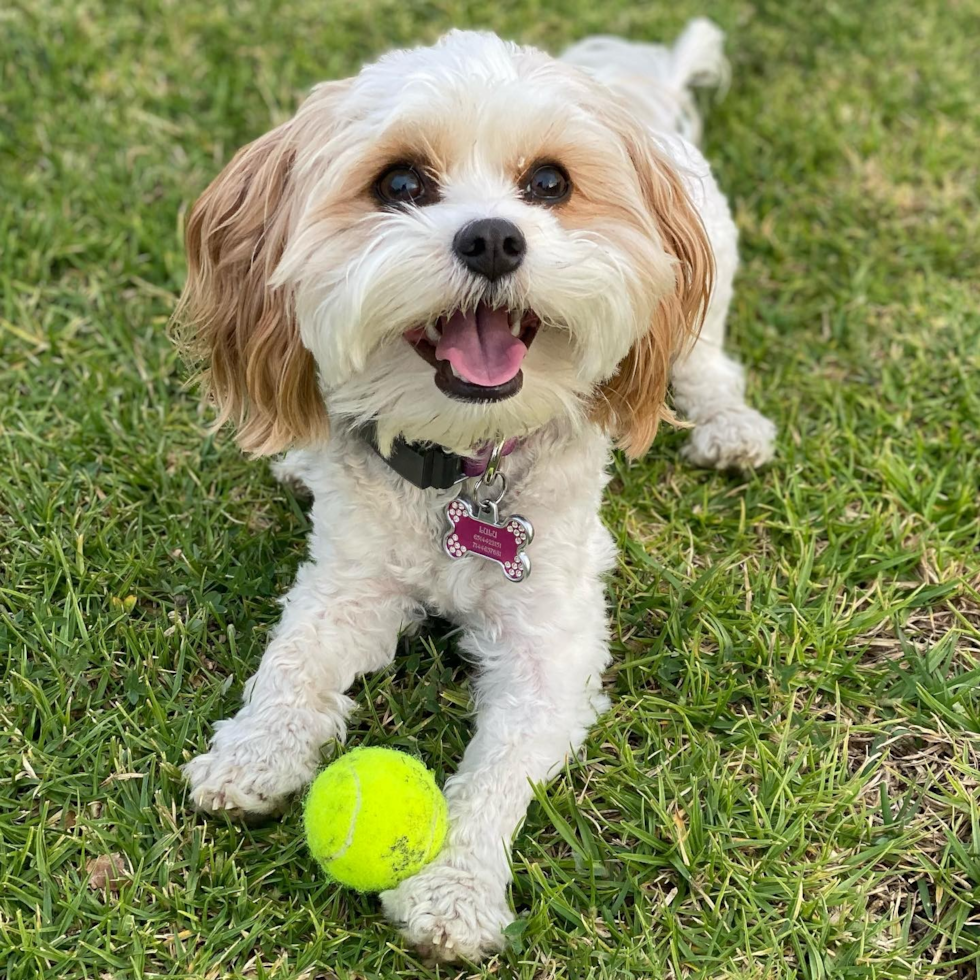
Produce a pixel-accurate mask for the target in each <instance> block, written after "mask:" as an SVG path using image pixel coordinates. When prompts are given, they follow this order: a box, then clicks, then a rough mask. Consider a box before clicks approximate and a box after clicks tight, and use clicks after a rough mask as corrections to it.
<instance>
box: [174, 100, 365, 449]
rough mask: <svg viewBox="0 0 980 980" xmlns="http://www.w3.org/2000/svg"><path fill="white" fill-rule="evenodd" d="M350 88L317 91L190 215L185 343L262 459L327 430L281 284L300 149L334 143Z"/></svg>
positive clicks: (250, 149) (225, 416)
mask: <svg viewBox="0 0 980 980" xmlns="http://www.w3.org/2000/svg"><path fill="white" fill-rule="evenodd" d="M346 84H347V83H346V82H343V81H340V82H329V83H326V84H324V85H320V86H318V87H317V88H316V89H314V91H313V93H312V94H311V95H310V96H309V97H308V98H307V100H306V101H305V102H304V103H303V105H302V107H301V108H300V111H299V112H298V113H297V115H296V116H295V117H294V118H293V119H291V120H290V121H289V122H286V123H284V124H283V125H281V126H279V127H278V128H276V129H274V130H272V131H271V132H269V133H266V134H265V136H262V137H260V138H259V139H257V140H256V141H255V142H254V143H251V144H249V145H248V146H246V147H244V148H243V149H241V150H239V151H238V153H237V154H236V155H235V158H234V159H233V160H232V161H231V163H229V164H228V165H227V166H226V167H225V169H224V170H223V171H222V172H221V173H220V174H219V175H218V176H217V177H216V178H215V180H214V181H213V182H212V183H211V186H210V187H208V188H207V190H206V191H205V192H204V193H203V194H202V195H201V197H200V198H199V200H198V201H197V203H196V204H195V205H194V207H193V209H192V210H191V214H190V218H189V220H188V222H187V232H186V246H187V285H186V286H185V288H184V293H183V296H182V297H181V300H180V303H179V305H178V308H177V312H176V314H175V321H176V324H177V329H178V340H179V341H181V342H182V344H183V346H184V347H185V349H186V350H188V351H189V352H190V353H191V354H192V355H193V356H195V357H197V358H200V359H201V360H203V361H204V362H205V364H206V369H205V372H204V378H205V382H206V387H207V389H208V391H209V393H210V395H211V397H212V399H213V401H214V402H215V405H216V407H217V410H218V418H217V421H216V425H220V424H221V423H223V422H231V423H232V424H233V425H234V426H235V427H236V429H237V433H236V438H237V441H238V444H239V445H240V446H241V447H242V448H243V449H244V450H246V451H247V452H250V453H254V454H256V455H260V456H263V455H268V454H270V453H277V452H280V451H282V450H283V449H287V448H289V447H290V446H294V445H303V444H309V443H312V442H315V441H317V440H319V439H322V438H324V437H325V435H326V433H327V413H326V409H325V408H324V404H323V399H322V398H321V396H320V392H319V388H318V382H317V371H316V364H315V363H314V360H313V355H312V354H311V353H310V351H309V350H307V349H306V347H304V346H303V343H302V341H301V339H300V332H299V326H298V324H297V321H296V314H295V311H294V309H293V297H292V293H291V290H290V289H289V288H287V287H285V286H277V285H275V283H274V273H275V270H276V266H277V264H278V262H279V260H280V258H281V257H282V254H283V250H284V248H285V245H286V241H287V237H288V234H289V230H290V226H291V221H292V217H293V215H292V208H293V202H294V195H295V194H296V187H295V183H296V177H295V174H294V170H295V164H296V158H297V153H298V151H299V148H300V147H301V146H304V145H311V144H312V145H316V146H324V145H326V143H327V141H328V139H329V137H330V135H331V133H332V126H333V117H334V109H335V103H336V101H337V99H338V98H339V97H340V96H341V95H342V94H343V92H344V90H345V86H346Z"/></svg>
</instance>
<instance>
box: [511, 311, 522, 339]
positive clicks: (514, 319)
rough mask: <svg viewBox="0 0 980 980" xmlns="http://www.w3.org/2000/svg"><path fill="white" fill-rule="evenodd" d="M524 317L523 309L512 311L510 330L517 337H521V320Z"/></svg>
mask: <svg viewBox="0 0 980 980" xmlns="http://www.w3.org/2000/svg"><path fill="white" fill-rule="evenodd" d="M523 319H524V311H523V310H511V311H510V332H511V333H512V334H513V335H514V336H515V337H519V336H520V335H521V320H523Z"/></svg>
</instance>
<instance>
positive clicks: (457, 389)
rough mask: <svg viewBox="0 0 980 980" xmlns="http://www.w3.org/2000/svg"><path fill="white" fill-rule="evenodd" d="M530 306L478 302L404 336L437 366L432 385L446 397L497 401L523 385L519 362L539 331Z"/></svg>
mask: <svg viewBox="0 0 980 980" xmlns="http://www.w3.org/2000/svg"><path fill="white" fill-rule="evenodd" d="M539 325H540V321H539V320H538V317H537V315H536V314H535V313H534V312H533V311H532V310H508V309H495V308H493V307H491V306H488V305H487V304H486V303H483V302H481V303H480V304H479V305H478V306H477V308H476V309H475V310H456V311H455V312H453V313H450V314H449V315H447V316H440V317H439V318H438V319H437V320H434V321H432V322H431V323H427V324H425V325H424V326H421V327H413V328H412V329H411V330H408V331H406V332H405V334H404V335H403V336H404V337H405V339H406V340H407V341H408V342H409V343H410V344H411V345H412V346H413V347H414V348H415V352H416V353H417V354H418V355H419V357H421V358H423V359H424V360H426V361H428V362H429V363H430V364H431V365H432V366H433V367H434V368H435V369H436V376H435V381H436V386H437V387H438V388H439V390H440V391H442V392H443V393H444V394H446V395H448V396H449V397H450V398H457V399H459V400H460V401H467V402H497V401H503V399H505V398H510V397H511V396H513V395H516V394H517V393H518V392H519V391H520V390H521V385H523V384H524V373H523V372H522V371H521V364H522V363H523V361H524V356H525V355H526V354H527V349H528V348H529V347H530V346H531V342H532V341H533V340H534V335H535V334H536V333H537V332H538V326H539Z"/></svg>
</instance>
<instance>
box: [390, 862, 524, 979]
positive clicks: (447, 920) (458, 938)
mask: <svg viewBox="0 0 980 980" xmlns="http://www.w3.org/2000/svg"><path fill="white" fill-rule="evenodd" d="M381 904H382V906H383V907H384V911H385V915H386V916H387V917H388V919H389V921H390V922H392V923H393V924H394V925H396V926H397V927H398V929H399V931H400V932H401V933H402V935H403V936H404V937H405V938H406V939H407V940H408V941H409V942H410V943H412V944H413V945H415V946H417V947H418V950H419V952H420V953H421V954H422V955H423V956H424V957H426V958H429V959H432V960H436V961H440V962H449V961H451V960H457V959H466V960H471V961H474V962H476V961H478V960H481V959H482V958H483V957H484V956H486V955H487V954H488V953H491V952H493V951H495V950H498V949H501V948H503V945H504V936H503V931H504V928H505V927H506V926H507V925H508V924H509V923H510V922H512V921H513V918H514V915H513V913H512V912H511V910H510V909H509V908H508V906H507V900H506V892H505V889H504V886H503V885H502V884H501V883H500V882H499V880H497V879H491V878H481V877H479V876H478V875H475V874H472V873H471V872H469V871H463V870H461V869H459V868H454V867H450V866H449V865H446V864H440V863H438V861H437V863H435V864H430V865H429V866H428V867H425V868H423V869H422V870H421V871H420V872H419V873H418V874H416V875H413V876H412V877H411V878H408V879H407V880H405V881H403V882H402V883H401V884H400V885H399V886H398V887H397V888H394V889H392V890H391V891H387V892H382V893H381Z"/></svg>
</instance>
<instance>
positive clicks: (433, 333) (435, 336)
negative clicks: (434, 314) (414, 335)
mask: <svg viewBox="0 0 980 980" xmlns="http://www.w3.org/2000/svg"><path fill="white" fill-rule="evenodd" d="M425 339H426V340H428V341H429V342H430V343H432V344H438V343H439V341H440V340H441V339H442V334H441V333H439V328H438V327H437V326H436V325H435V324H434V323H431V322H430V323H427V324H426V325H425Z"/></svg>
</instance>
